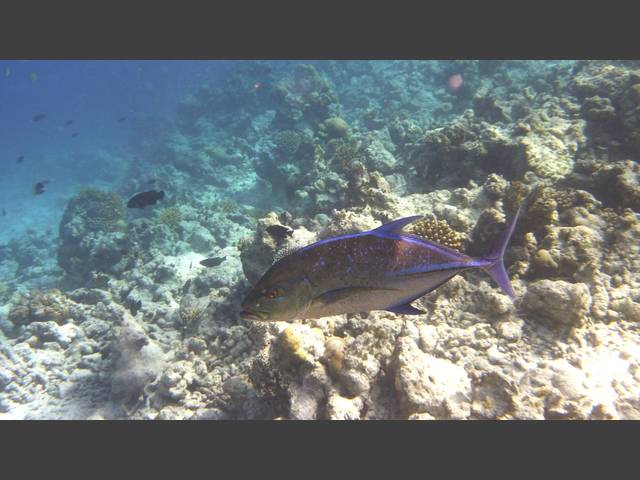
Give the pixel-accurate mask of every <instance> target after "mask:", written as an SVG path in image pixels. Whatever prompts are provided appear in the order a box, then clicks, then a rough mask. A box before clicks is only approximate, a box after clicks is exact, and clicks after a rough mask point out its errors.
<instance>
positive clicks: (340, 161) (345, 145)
mask: <svg viewBox="0 0 640 480" xmlns="http://www.w3.org/2000/svg"><path fill="white" fill-rule="evenodd" d="M328 147H329V148H328V152H329V155H331V162H332V163H333V164H334V165H340V167H342V169H345V170H346V169H348V168H349V167H351V166H352V165H353V164H354V162H356V161H360V162H364V154H363V152H362V151H361V149H360V147H361V143H360V142H358V141H356V140H354V139H350V140H345V139H340V140H333V141H331V142H329V145H328Z"/></svg>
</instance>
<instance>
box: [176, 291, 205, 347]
mask: <svg viewBox="0 0 640 480" xmlns="http://www.w3.org/2000/svg"><path fill="white" fill-rule="evenodd" d="M207 306H208V302H207V299H206V298H204V299H202V298H196V297H195V296H193V295H191V294H187V295H185V296H184V297H183V298H182V300H181V301H180V309H179V311H178V315H179V317H180V325H181V328H182V338H183V339H184V338H186V337H187V335H193V334H195V333H196V331H197V330H198V327H199V325H200V322H201V321H202V319H203V318H204V315H205V313H206V311H207Z"/></svg>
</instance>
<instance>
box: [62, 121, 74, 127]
mask: <svg viewBox="0 0 640 480" xmlns="http://www.w3.org/2000/svg"><path fill="white" fill-rule="evenodd" d="M72 123H73V120H67V121H66V122H64V126H65V127H68V126H69V125H71V124H72Z"/></svg>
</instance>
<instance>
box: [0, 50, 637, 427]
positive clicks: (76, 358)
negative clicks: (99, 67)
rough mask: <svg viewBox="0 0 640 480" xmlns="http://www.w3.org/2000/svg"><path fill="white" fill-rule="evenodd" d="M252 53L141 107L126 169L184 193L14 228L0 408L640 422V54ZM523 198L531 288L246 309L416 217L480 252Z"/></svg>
mask: <svg viewBox="0 0 640 480" xmlns="http://www.w3.org/2000/svg"><path fill="white" fill-rule="evenodd" d="M231 63H233V65H229V66H228V70H226V71H225V72H224V74H223V73H221V74H220V75H219V76H218V77H216V78H214V79H211V80H210V81H208V83H207V84H206V85H203V86H202V87H201V88H199V89H197V90H196V91H194V92H193V93H192V94H191V95H188V96H187V97H186V98H185V99H184V100H183V101H182V103H181V105H180V108H179V111H178V116H177V126H176V127H175V128H174V127H172V126H171V124H170V122H168V121H167V122H165V121H162V120H158V121H154V120H153V119H150V118H146V119H141V120H139V121H137V123H136V125H135V126H134V127H135V128H134V129H133V130H134V135H137V136H138V137H140V138H136V139H133V140H132V144H131V145H130V148H131V152H132V158H135V161H133V160H132V159H124V158H123V159H120V160H121V161H122V162H123V164H124V165H125V166H126V169H127V172H128V175H127V177H128V178H126V179H125V180H119V181H117V182H114V184H113V190H114V191H117V192H123V193H125V192H129V193H130V192H133V191H141V190H143V189H146V188H147V187H145V185H147V182H148V181H149V177H153V178H152V180H153V182H155V184H156V185H157V188H162V189H164V190H166V191H167V192H170V194H168V202H167V203H168V204H167V205H159V206H156V207H154V210H152V211H149V210H146V211H142V212H137V211H136V212H129V211H126V210H125V208H124V204H123V202H122V200H121V199H120V197H119V196H118V195H117V194H115V193H109V192H106V191H100V190H95V189H85V190H82V191H81V192H80V193H78V194H77V195H75V196H74V197H72V198H71V199H70V200H69V201H68V203H67V204H66V207H65V208H64V213H63V214H62V219H61V221H60V227H59V232H58V233H59V238H58V243H57V244H56V243H55V242H52V241H51V240H52V238H53V237H55V232H46V231H42V232H40V231H39V232H35V231H31V232H28V233H26V234H25V235H23V236H21V237H20V238H16V239H7V240H6V241H5V240H4V237H3V239H2V242H1V243H2V245H1V246H0V330H1V332H2V333H1V336H2V338H1V340H2V341H0V418H108V419H112V418H113V419H274V418H287V419H415V420H419V419H638V418H640V400H639V399H640V376H639V373H638V372H640V360H639V359H640V347H639V344H638V337H637V326H638V322H640V274H639V273H640V218H639V213H638V212H640V183H639V182H640V169H639V167H638V155H639V154H640V137H639V136H638V131H639V125H640V114H639V112H640V110H639V108H640V107H639V105H640V103H639V98H640V89H639V88H640V74H639V72H640V70H639V68H640V65H638V63H637V62H604V61H584V62H564V61H563V62H555V61H544V62H542V61H538V62H529V61H514V62H509V61H468V60H467V61H433V62H421V61H419V62H412V61H393V62H383V61H376V62H368V61H353V62H351V61H349V62H342V61H341V62H313V65H311V64H310V63H306V64H304V63H303V64H301V63H298V62H242V61H238V62H231ZM452 74H460V75H461V76H462V77H463V78H464V84H463V87H462V88H461V89H460V90H458V91H456V92H454V91H452V90H451V89H449V88H447V79H448V78H449V76H450V75H452ZM116 163H117V162H116ZM61 209H62V207H61ZM518 209H519V211H520V218H519V221H518V223H517V225H516V229H515V232H514V235H513V237H512V240H511V242H510V244H509V247H508V248H507V250H506V252H505V265H506V267H507V270H508V274H509V277H510V278H511V281H512V283H513V287H514V290H515V291H516V299H515V301H511V299H509V298H508V297H507V296H506V295H504V294H503V293H501V291H500V290H499V289H498V288H497V286H496V285H495V284H494V282H493V281H492V280H491V278H490V277H489V276H487V275H486V273H485V272H483V271H482V270H480V269H479V270H477V271H476V270H473V271H471V270H470V271H465V272H463V273H461V274H460V275H458V276H456V277H454V278H452V279H451V280H450V281H449V282H447V283H445V284H443V285H442V286H440V287H439V288H437V289H436V290H434V291H432V292H430V293H428V294H427V295H425V296H423V297H422V298H420V299H417V300H415V302H414V305H415V306H416V307H417V308H419V309H420V310H422V311H424V313H422V314H419V315H412V316H408V315H397V314H394V313H391V312H387V311H374V312H362V313H357V314H348V315H337V316H332V317H326V318H320V319H313V320H292V321H290V322H250V321H246V320H244V319H242V318H241V317H240V315H239V310H240V303H241V301H242V299H243V297H244V295H245V294H246V291H247V289H248V287H249V286H250V285H252V284H255V283H256V282H257V281H258V280H259V279H260V277H261V276H262V275H263V274H264V272H265V271H266V270H267V269H268V268H269V266H270V265H271V264H272V262H273V261H274V260H277V259H279V258H281V257H282V256H283V255H286V254H287V253H289V252H292V251H294V250H295V249H297V248H299V247H301V246H304V245H308V244H310V243H312V242H314V241H317V240H322V239H326V238H329V237H331V236H335V235H344V234H349V233H355V232H361V231H366V230H370V229H372V228H376V227H378V226H379V225H381V224H382V223H384V222H387V221H390V220H394V219H397V218H401V217H405V216H411V215H418V214H420V215H423V216H424V220H422V221H419V222H415V223H414V224H412V225H410V226H407V228H406V229H405V230H406V231H407V232H410V233H412V234H414V235H418V236H421V237H424V238H427V239H429V240H431V241H434V242H437V243H439V244H442V245H445V246H447V247H449V248H453V249H456V250H459V251H462V252H464V253H466V254H468V255H473V256H479V257H482V256H485V255H487V254H488V253H490V252H492V251H494V249H495V247H496V244H497V243H498V241H499V237H500V235H501V232H502V230H503V228H504V226H505V223H506V221H507V220H508V219H509V218H512V216H513V215H514V214H515V212H516V211H517V210H518ZM125 212H126V214H127V220H128V221H125ZM275 225H278V226H286V227H288V231H289V232H290V233H291V235H288V234H287V235H282V236H277V235H276V236H273V235H271V234H270V233H269V231H268V230H267V229H268V228H269V227H271V226H275ZM272 231H273V230H272ZM56 254H57V255H56ZM56 258H57V263H56ZM206 258H218V259H219V261H218V262H217V265H215V266H210V267H206V266H204V265H203V264H201V261H202V260H204V259H206ZM5 302H6V303H5Z"/></svg>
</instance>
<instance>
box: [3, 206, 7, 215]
mask: <svg viewBox="0 0 640 480" xmlns="http://www.w3.org/2000/svg"><path fill="white" fill-rule="evenodd" d="M2 216H3V217H6V216H7V211H6V210H5V209H4V208H2Z"/></svg>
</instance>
